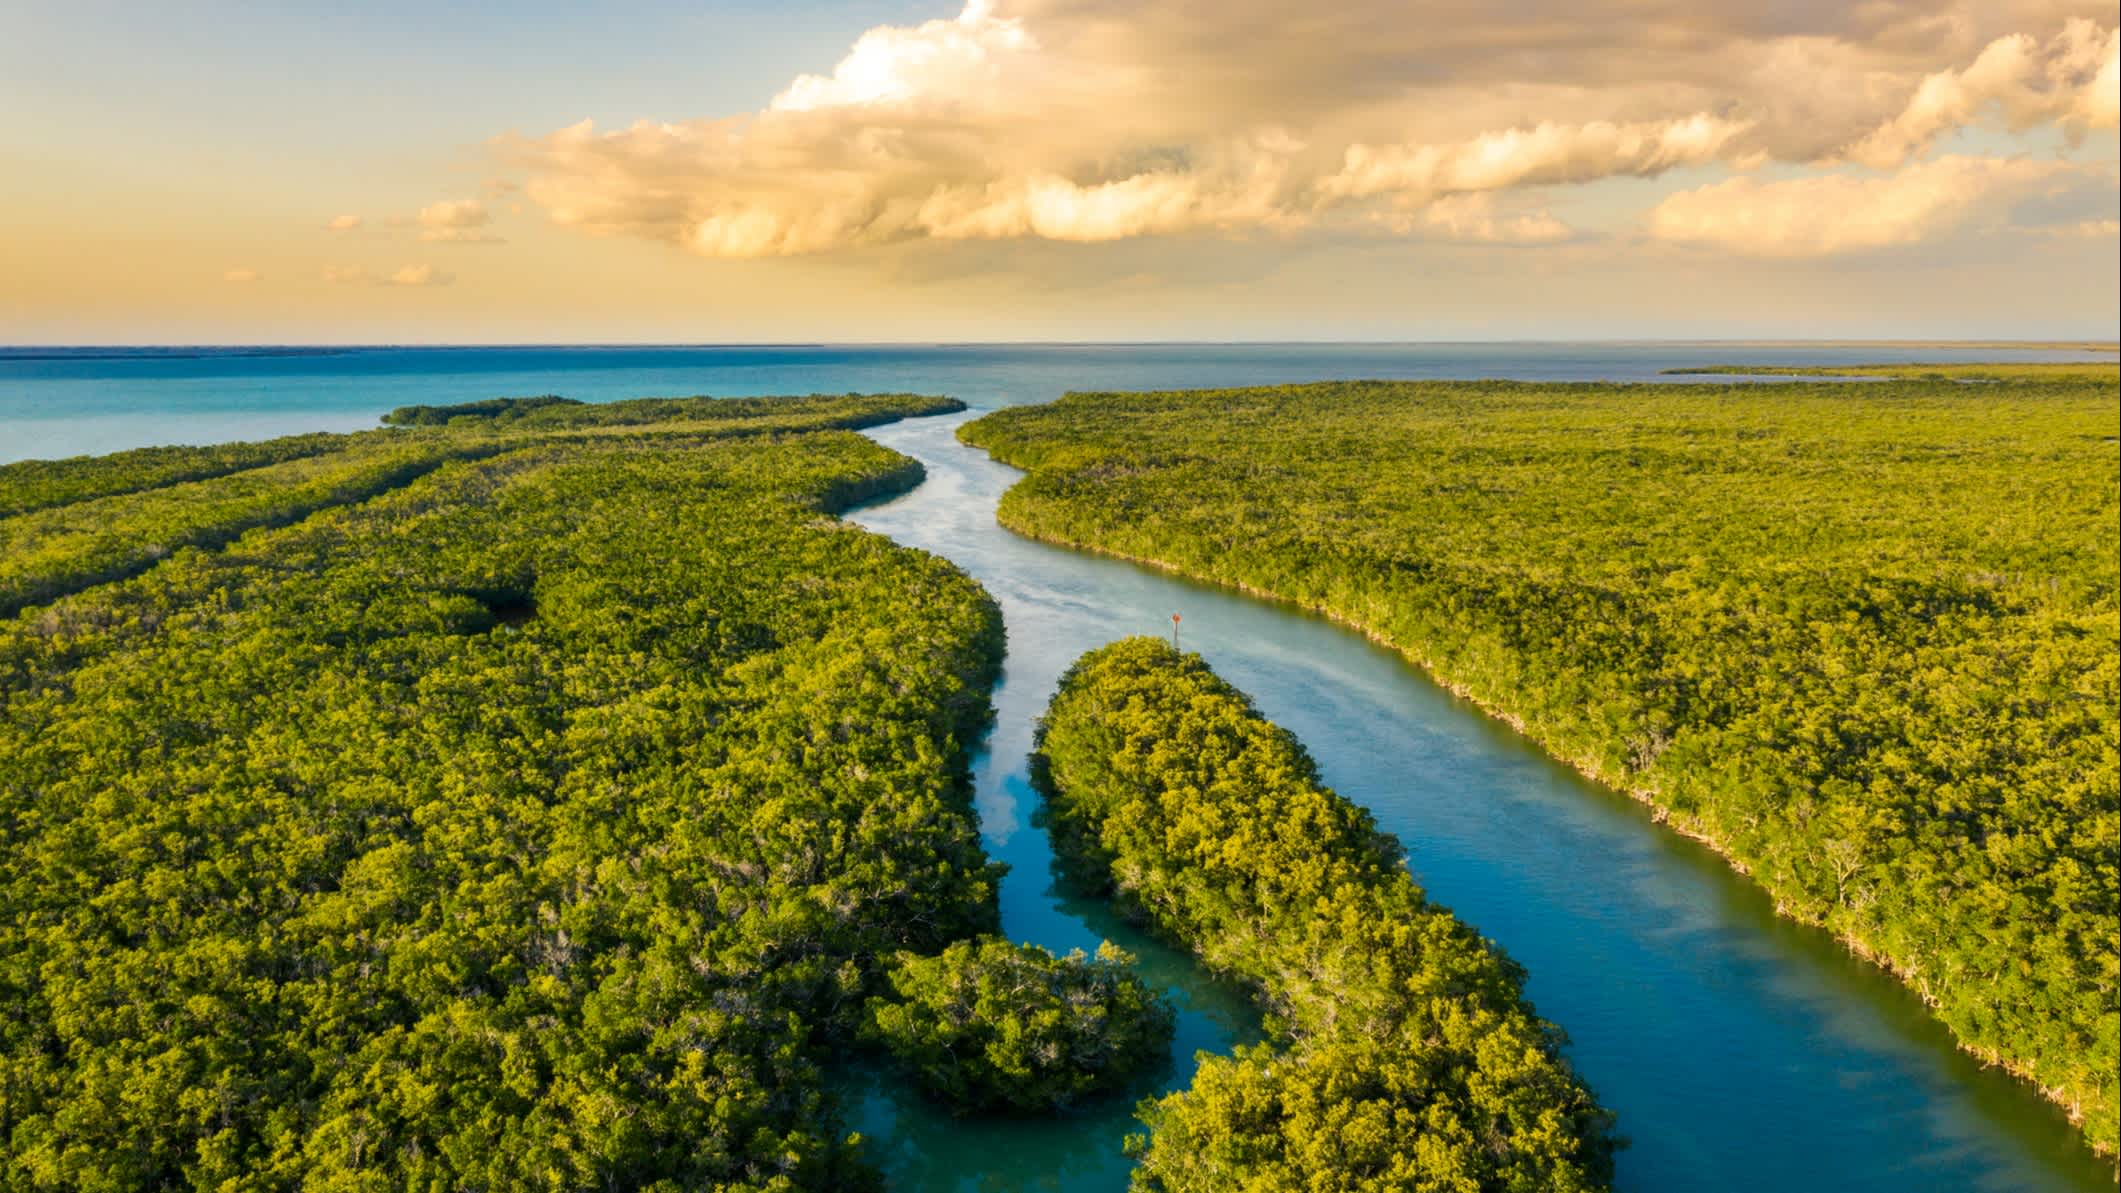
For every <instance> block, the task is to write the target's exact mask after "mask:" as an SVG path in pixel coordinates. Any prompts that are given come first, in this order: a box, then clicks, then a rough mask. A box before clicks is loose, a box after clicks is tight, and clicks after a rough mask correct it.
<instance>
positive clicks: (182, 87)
mask: <svg viewBox="0 0 2121 1193" xmlns="http://www.w3.org/2000/svg"><path fill="white" fill-rule="evenodd" d="M2117 25H2121V15H2117V12H2116V6H2115V4H2113V3H2111V2H2108V3H2104V4H2099V3H2090V4H2085V3H2074V2H2049V0H1980V2H1971V3H1907V2H1903V0H1831V2H1829V0H1776V2H1768V0H1739V2H1726V3H1710V2H1706V0H1440V2H1437V0H1432V2H1428V3H1410V2H1408V0H1338V2H1337V3H1332V4H1311V5H1301V4H1291V3H1289V2H1288V0H970V2H969V3H963V2H956V3H954V2H952V0H939V2H937V3H930V4H922V3H910V2H906V0H823V2H820V3H809V4H804V5H801V6H799V7H798V6H789V5H785V4H766V3H752V2H748V0H711V2H703V3H688V4H679V3H667V2H661V0H656V2H647V3H602V4H596V5H588V4H581V5H574V4H560V3H553V2H550V0H522V2H517V3H509V4H500V3H468V4H456V5H436V4H433V3H432V2H431V0H427V2H424V3H417V4H415V3H402V2H399V0H371V2H369V3H365V4H361V5H340V4H334V5H323V4H309V3H302V2H298V0H286V2H282V3H278V4H271V5H268V4H259V3H235V2H232V0H162V2H160V3H156V4H152V5H148V4H141V3H138V2H137V0H135V2H132V3H115V2H106V0H65V2H63V3H62V2H56V0H0V343H8V344H52V343H66V344H149V343H528V342H599V343H609V342H687V343H704V342H816V341H835V342H867V341H916V342H940V341H982V340H1076V341H1080V340H1260V339H1267V340H1381V339H1382V340H1463V339H1596V338H1832V339H1850V338H2012V339H2018V338H2029V339H2079V338H2098V339H2112V338H2114V336H2115V332H2116V324H2117V321H2121V298H2117V290H2121V269H2117V265H2116V260H2117V244H2116V233H2117V231H2121V199H2117V189H2121V181H2117V179H2121V173H2117V171H2121V165H2117V158H2121V150H2117V131H2116V126H2117V122H2121V121H2117V107H2121V79H2117V74H2116V51H2117V47H2121V33H2117V28H2116V27H2117Z"/></svg>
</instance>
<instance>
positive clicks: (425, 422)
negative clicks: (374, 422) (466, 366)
mask: <svg viewBox="0 0 2121 1193" xmlns="http://www.w3.org/2000/svg"><path fill="white" fill-rule="evenodd" d="M581 404H582V403H580V402H578V401H576V400H574V399H573V398H563V397H560V396H559V395H558V394H545V395H544V396H542V397H536V398H482V399H480V400H478V401H475V402H454V403H451V404H450V405H447V406H400V407H398V408H397V409H395V410H392V411H391V412H390V413H389V414H386V415H384V416H383V422H384V424H385V425H387V426H393V427H446V426H449V425H450V424H451V423H454V422H455V421H456V420H457V419H460V418H461V419H469V420H473V421H479V420H483V421H486V422H491V423H497V424H498V423H512V422H519V421H521V420H522V419H523V417H524V416H526V415H529V414H533V413H535V412H537V411H539V410H546V409H550V408H551V407H554V406H579V405H581Z"/></svg>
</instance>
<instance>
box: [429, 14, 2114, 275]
mask: <svg viewBox="0 0 2121 1193" xmlns="http://www.w3.org/2000/svg"><path fill="white" fill-rule="evenodd" d="M2101 21H2105V22H2108V23H2110V22H2111V21H2112V16H2111V12H2110V10H2102V9H2101V7H2100V6H2099V5H2098V4H2097V3H2091V2H2088V0H1944V3H1942V4H1939V3H1936V2H1932V0H1867V2H1866V3H1864V4H1861V5H1850V4H1846V3H1841V2H1839V0H1730V2H1727V3H1722V4H1717V5H1713V6H1707V5H1699V4H1690V3H1684V2H1682V0H1578V2H1575V3H1569V4H1563V3H1561V2H1560V0H1527V2H1526V3H1524V4H1516V5H1511V6H1508V7H1507V8H1496V7H1494V6H1490V5H1486V4H1482V3H1477V2H1475V0H1445V2H1443V3H1440V4H1437V5H1431V6H1426V7H1425V8H1424V9H1423V10H1421V11H1420V12H1419V13H1414V12H1410V11H1409V10H1408V9H1407V7H1406V6H1405V5H1404V4H1403V3H1401V2H1400V0H1342V2H1340V3H1336V4H1330V5H1315V6H1312V7H1310V8H1307V9H1305V10H1303V11H1302V12H1301V13H1300V14H1292V13H1291V11H1290V9H1289V7H1288V5H1287V4H1286V0H971V2H970V3H968V4H966V5H965V7H964V8H963V9H962V11H960V12H959V13H958V14H957V15H956V16H955V17H950V18H945V19H938V20H931V21H926V22H923V23H919V24H914V25H907V26H884V27H880V28H876V29H872V30H870V31H868V32H867V33H864V34H862V35H861V36H860V37H859V38H858V39H857V40H856V41H855V42H854V44H853V46H852V48H851V49H850V50H849V51H848V53H847V54H846V55H845V56H844V57H843V58H842V59H841V60H840V61H839V62H838V63H837V65H836V66H835V67H834V68H833V69H832V71H831V72H830V73H829V74H811V75H802V76H800V77H798V78H796V79H795V80H793V81H792V82H791V83H790V84H789V85H788V86H787V87H785V88H784V89H782V90H781V91H780V92H779V94H777V95H776V96H775V97H774V98H773V99H772V101H771V102H770V103H769V104H768V105H767V106H766V107H765V108H764V109H762V110H760V111H757V112H754V113H749V114H745V115H739V116H734V117H722V118H705V119H690V120H678V121H649V120H643V121H640V122H637V123H635V124H633V125H631V126H629V127H626V128H620V129H613V130H604V129H600V128H598V127H596V126H595V125H592V124H590V123H588V122H586V121H585V122H583V123H580V124H576V125H573V126H570V127H567V128H563V129H559V130H557V131H555V132H552V133H550V134H547V135H545V136H539V137H523V136H517V135H510V136H507V137H504V138H500V139H498V140H497V141H496V143H495V148H496V152H497V154H498V156H499V157H500V158H502V159H503V160H504V161H505V162H507V163H508V164H509V165H510V166H512V167H513V168H514V169H516V170H518V171H520V172H521V176H522V178H523V186H524V190H523V193H524V196H525V197H526V199H527V200H528V201H529V202H531V203H532V204H534V205H536V206H538V207H540V208H542V209H543V210H544V211H545V212H546V213H547V214H548V215H549V216H550V218H552V219H553V220H554V221H556V222H557V223H560V224H562V225H566V226H569V227H573V228H576V229H579V230H582V231H584V232H588V233H591V234H596V235H621V236H635V237H644V238H649V239H654V240H660V241H663V242H666V243H669V244H673V245H677V246H681V247H683V248H685V249H687V250H689V251H692V252H696V253H700V254H704V255H708V256H717V257H764V256H783V255H791V254H805V253H824V252H832V251H837V250H844V249H850V248H859V247H862V246H869V245H878V244H886V243H891V242H896V241H905V240H919V239H932V240H944V241H977V240H1004V239H1038V240H1050V241H1059V242H1071V243H1075V242H1083V243H1087V242H1099V241H1111V240H1117V239H1125V238H1129V237H1140V236H1179V235H1192V236H1226V237H1290V236H1301V235H1306V234H1321V233H1341V234H1345V233H1349V232H1353V231H1367V232H1369V233H1371V234H1379V233H1382V234H1397V235H1406V236H1421V237H1452V238H1460V239H1471V240H1487V241H1495V242H1502V241H1508V242H1514V243H1544V242H1551V241H1554V240H1559V239H1564V238H1566V237H1567V236H1568V235H1569V232H1568V229H1567V228H1566V227H1565V226H1564V225H1563V224H1562V223H1561V222H1560V220H1558V219H1557V218H1555V217H1554V216H1552V215H1550V214H1546V213H1545V212H1544V211H1541V212H1537V213H1533V212H1527V211H1524V210H1522V209H1521V208H1522V205H1521V204H1519V203H1517V202H1516V200H1510V201H1508V202H1505V203H1503V204H1502V205H1501V206H1499V207H1494V208H1492V209H1491V208H1484V207H1483V206H1482V205H1481V204H1479V203H1478V202H1476V201H1475V200H1473V199H1471V198H1469V196H1478V195H1484V194H1494V195H1510V194H1512V193H1513V192H1524V191H1527V190H1528V189H1530V188H1540V195H1539V196H1538V198H1539V201H1541V202H1552V201H1553V196H1552V195H1551V194H1549V192H1552V191H1554V190H1555V189H1556V188H1566V187H1572V186H1578V185H1582V184H1587V183H1594V182H1597V181H1600V180H1603V179H1611V178H1646V177H1654V176H1658V175H1661V174H1664V173H1666V172H1668V171H1673V170H1680V169H1693V168H1716V167H1721V168H1725V169H1736V170H1749V169H1752V168H1755V167H1757V166H1760V165H1762V164H1764V163H1767V162H1770V161H1781V162H1798V163H1808V164H1826V163H1830V162H1834V161H1845V160H1854V161H1859V162H1870V163H1877V164H1881V165H1897V164H1900V163H1902V162H1904V161H1908V160H1912V159H1913V158H1914V157H1916V156H1919V155H1920V153H1921V152H1922V151H1923V150H1924V149H1925V148H1926V147H1927V146H1929V145H1930V144H1931V143H1932V142H1933V141H1934V140H1935V139H1936V138H1938V137H1940V136H1942V135H1944V134H1945V133H1946V132H1949V131H1950V130H1951V129H1954V128H1957V127H1961V126H1963V125H1966V124H1968V123H1971V122H1975V121H1978V120H1981V119H1985V118H1986V116H1985V114H1986V113H1988V112H1989V111H1991V110H1997V111H2000V112H2001V114H2002V116H2003V118H2004V120H2005V122H2006V123H2007V124H2008V125H2010V126H2012V127H2017V128H2024V127H2028V126H2030V125H2032V124H2039V123H2055V122H2060V123H2062V124H2064V125H2065V126H2066V127H2068V128H2070V129H2075V130H2083V129H2096V128H2107V127H2112V126H2113V124H2114V119H2113V110H2114V107H2115V100H2114V98H2113V94H2112V93H2113V90H2114V87H2113V80H2114V67H2113V54H2114V48H2115V46H2116V44H2117V41H2116V36H2115V33H2114V32H2113V31H2112V30H2110V29H2107V28H2105V26H2104V25H2102V24H2100V23H2099V22H2101ZM1923 177H1924V176H1916V178H1915V179H1914V180H1913V181H1911V182H1909V183H1907V184H1906V186H1908V187H1914V186H1915V185H1916V184H1917V183H1919V182H1921V181H1922V179H1923ZM1736 193H1737V192H1732V194H1734V195H1735V194H1736ZM1747 193H1748V194H1750V192H1747ZM1772 193H1778V194H1779V193H1780V192H1772ZM1763 201H1764V200H1763ZM460 202H461V203H475V201H472V200H464V201H460ZM1696 202H1699V201H1696ZM438 206H440V205H438ZM430 210H432V209H430ZM478 210H479V214H480V215H482V216H483V214H484V209H483V208H479V209H478ZM1505 210H1506V211H1509V212H1513V213H1514V214H1507V215H1497V214H1495V212H1498V211H1505ZM1675 210H1681V211H1683V210H1685V205H1684V204H1682V205H1681V207H1680V208H1679V209H1675ZM1670 218H1672V219H1676V218H1677V216H1671V217H1670ZM421 224H422V227H423V235H426V234H427V233H428V232H429V231H433V232H435V233H436V238H439V239H453V240H454V239H467V238H476V237H477V236H479V235H482V234H483V233H482V231H481V230H482V229H483V227H484V224H483V223H480V224H475V225H461V226H460V225H457V224H448V225H443V226H441V227H440V228H430V226H429V224H428V222H427V220H426V218H425V213H423V216H422V220H421ZM1675 226H1676V225H1675ZM1902 226H1903V227H1930V228H1938V227H1944V226H1947V225H1946V224H1944V223H1939V222H1937V221H1934V220H1932V221H1927V222H1925V221H1921V220H1914V221H1903V222H1902ZM1823 239H1829V240H1830V239H1833V238H1832V237H1825V238H1823Z"/></svg>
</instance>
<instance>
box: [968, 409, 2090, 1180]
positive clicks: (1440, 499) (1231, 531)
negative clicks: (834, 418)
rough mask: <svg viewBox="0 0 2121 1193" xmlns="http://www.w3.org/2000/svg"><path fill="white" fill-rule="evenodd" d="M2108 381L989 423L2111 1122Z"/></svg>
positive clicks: (1019, 457)
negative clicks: (1831, 940) (1531, 742)
mask: <svg viewBox="0 0 2121 1193" xmlns="http://www.w3.org/2000/svg"><path fill="white" fill-rule="evenodd" d="M2117 415H2121V401H2117V394H2116V389H2115V385H2114V382H2113V380H2112V378H2111V375H2110V374H2109V375H2108V376H2107V377H2106V378H2105V379H2103V380H2101V379H2098V378H2097V377H2096V376H2087V377H2068V376H2060V377H2045V378H2034V379H2017V380H2011V379H2004V380H1998V381H1996V382H1994V383H1992V384H1981V385H1964V384H1958V383H1955V382H1935V381H1874V382H1860V383H1841V384H1830V383H1801V382H1800V383H1790V384H1776V385H1755V386H1730V385H1688V386H1671V385H1660V386H1613V385H1522V384H1512V383H1503V382H1495V383H1480V384H1452V383H1422V384H1398V383H1392V384H1388V383H1352V384H1336V385H1319V386H1309V387H1298V388H1282V389H1259V390H1238V391H1216V392H1201V393H1182V394H1085V395H1075V396H1070V397H1068V398H1066V399H1063V400H1062V401H1060V402H1058V403H1056V404H1053V405H1051V406H1045V407H1035V408H1016V409H1010V410H1004V411H1001V412H998V413H995V414H992V415H989V416H987V417H985V418H983V419H980V420H978V421H976V422H973V423H970V424H968V425H967V426H966V427H965V428H964V430H963V432H962V434H963V437H964V438H965V439H966V440H967V441H968V442H971V443H974V444H977V445H981V446H984V447H987V448H989V449H990V450H992V451H993V452H994V453H995V454H996V455H997V456H998V457H1000V458H1001V459H1004V460H1006V461H1008V462H1010V463H1013V464H1016V465H1018V466H1021V467H1025V468H1028V469H1030V470H1031V472H1032V474H1031V476H1030V477H1028V478H1027V479H1026V480H1024V481H1023V482H1021V483H1020V484H1018V485H1017V486H1016V487H1015V488H1014V489H1013V490H1012V491H1011V492H1010V493H1009V494H1008V496H1007V497H1005V498H1004V500H1003V502H1002V505H1001V518H1002V520H1003V521H1004V522H1005V523H1006V524H1007V525H1009V526H1011V527H1013V528H1015V529H1018V530H1020V531H1023V532H1025V533H1027V534H1031V535H1035V536H1038V537H1042V538H1047V539H1052V540H1056V541H1063V542H1068V543H1075V544H1081V545H1087V546H1091V547H1095V548H1099V549H1103V550H1107V551H1111V552H1115V553H1118V554H1123V555H1127V556H1131V557H1136V558H1142V559H1149V560H1155V561H1159V562H1162V563H1164V564H1166V565H1168V566H1171V567H1175V568H1178V569H1180V570H1183V571H1185V572H1187V573H1189V574H1192V575H1195V576H1198V577H1202V578H1205V579H1209V580H1215V581H1220V582H1223V583H1228V584H1234V585H1242V586H1246V587H1249V588H1252V589H1254V590H1258V591H1263V592H1266V593H1270V594H1273V595H1276V596H1280V597H1284V598H1288V599H1290V600H1293V601H1297V602H1301V603H1303V604H1305V605H1309V606H1312V607H1315V608H1319V609H1323V610H1326V611H1328V612H1330V613H1332V614H1334V615H1336V616H1338V617H1341V618H1343V619H1346V620H1348V621H1350V622H1353V623H1355V624H1358V625H1360V626H1362V627H1364V628H1366V629H1367V630H1369V631H1370V632H1372V633H1374V634H1376V635H1377V636H1379V637H1381V638H1383V639H1385V640H1386V641H1389V642H1391V643H1392V644H1394V645H1396V646H1397V647H1399V648H1400V649H1401V650H1403V651H1405V652H1406V653H1407V654H1409V655H1410V656H1412V657H1413V658H1414V659H1416V660H1417V661H1419V662H1420V663H1422V664H1423V665H1424V666H1426V667H1427V668H1429V669H1430V670H1431V671H1432V672H1433V673H1434V674H1435V675H1437V676H1438V677H1439V678H1440V679H1441V680H1443V681H1444V682H1446V683H1448V684H1450V685H1452V686H1453V687H1455V688H1456V689H1458V690H1460V691H1462V692H1464V693H1465V694H1467V695H1468V696H1470V697H1471V698H1473V699H1474V700H1476V701H1478V702H1480V703H1481V704H1483V705H1484V706H1486V707H1487V708H1489V709H1491V710H1493V711H1495V712H1497V713H1498V714H1501V715H1503V716H1505V717H1507V718H1509V719H1511V720H1512V722H1513V723H1515V724H1517V725H1519V726H1520V727H1521V728H1522V729H1523V730H1524V731H1525V732H1526V733H1527V734H1529V735H1530V736H1532V737H1533V738H1535V739H1536V740H1538V741H1539V742H1541V743H1543V744H1544V745H1545V746H1546V747H1547V748H1548V749H1550V750H1552V751H1553V752H1554V753H1555V754H1556V755H1558V756H1560V757H1562V758H1565V759H1568V760H1571V761H1572V762H1575V763H1576V764H1578V765H1579V766H1581V767H1582V768H1583V769H1584V770H1586V771H1587V772H1589V773H1591V774H1593V775H1595V776H1597V777H1599V778H1601V779H1603V780H1605V781H1607V782H1610V783H1612V784H1615V785H1617V786H1620V787H1622V788H1624V789H1626V790H1630V791H1633V792H1635V793H1636V794H1638V795H1639V796H1641V797H1642V798H1644V799H1647V800H1650V801H1652V803H1653V804H1654V806H1655V807H1656V809H1657V812H1658V815H1659V816H1660V817H1661V818H1668V819H1669V820H1670V821H1671V822H1672V823H1673V824H1675V825H1676V826H1678V827H1680V828H1681V829H1682V830H1683V831H1687V832H1690V833H1695V834H1699V835H1701V836H1703V837H1706V838H1707V839H1709V840H1711V841H1713V842H1715V843H1716V844H1717V846H1718V847H1719V848H1720V849H1722V850H1723V851H1724V852H1726V853H1727V854H1728V855H1729V856H1730V857H1731V858H1732V859H1733V861H1734V862H1735V863H1736V864H1737V865H1739V866H1740V867H1742V868H1743V869H1745V870H1746V871H1747V872H1749V873H1750V874H1751V875H1753V877H1754V878H1756V879H1757V880H1758V881H1759V882H1761V883H1762V884H1763V885H1764V886H1765V887H1766V888H1767V889H1768V890H1769V891H1771V892H1772V893H1773V894H1774V896H1775V897H1776V899H1777V900H1778V901H1779V903H1780V904H1781V906H1782V907H1783V908H1784V909H1785V910H1786V911H1787V912H1788V913H1789V914H1791V915H1794V916H1796V917H1799V918H1801V919H1804V920H1807V921H1811V922H1815V923H1823V924H1825V925H1827V926H1828V927H1830V928H1831V929H1832V930H1833V931H1835V932H1836V933H1838V934H1840V935H1841V936H1842V937H1843V938H1844V939H1846V940H1847V941H1849V942H1850V943H1851V944H1852V945H1853V947H1855V948H1857V949H1858V950H1860V951H1861V952H1863V953H1864V954H1865V955H1867V956H1870V957H1873V958H1875V959H1877V960H1878V961H1879V962H1880V963H1882V964H1885V965H1887V966H1890V967H1891V968H1892V969H1893V970H1894V971H1895V972H1897V973H1899V974H1900V975H1901V976H1902V977H1903V978H1904V979H1905V980H1906V981H1907V982H1908V983H1909V984H1910V985H1911V986H1912V987H1913V988H1914V989H1916V990H1917V991H1919V992H1920V993H1921V994H1922V996H1923V997H1924V998H1926V999H1927V1000H1929V1002H1930V1003H1931V1004H1932V1005H1933V1006H1934V1008H1935V1012H1936V1014H1937V1015H1938V1016H1939V1017H1940V1018H1941V1019H1942V1020H1943V1021H1944V1022H1945V1023H1946V1024H1948V1025H1949V1026H1950V1027H1951V1029H1952V1030H1953V1031H1954V1032H1955V1033H1956V1034H1957V1036H1958V1037H1959V1039H1960V1040H1961V1041H1962V1042H1963V1043H1964V1044H1965V1046H1966V1047H1968V1048H1970V1049H1972V1050H1974V1051H1975V1052H1977V1053H1978V1054H1980V1055H1982V1056H1984V1057H1987V1058H1990V1059H1992V1060H1994V1061H1998V1062H2001V1063H2005V1064H2008V1065H2010V1066H2012V1067H2013V1068H2014V1070H2016V1071H2018V1072H2020V1073H2022V1074H2024V1075H2026V1076H2028V1077H2029V1078H2030V1079H2032V1080H2033V1081H2035V1082H2037V1083H2038V1084H2039V1086H2040V1087H2041V1088H2042V1089H2043V1090H2045V1091H2046V1092H2048V1094H2049V1096H2051V1097H2053V1098H2055V1099H2056V1100H2057V1101H2059V1102H2061V1103H2062V1104H2063V1105H2065V1106H2066V1107H2068V1108H2069V1110H2070V1111H2071V1112H2072V1113H2073V1114H2075V1115H2078V1116H2080V1117H2081V1120H2082V1122H2083V1125H2084V1128H2085V1132H2086V1136H2087V1138H2088V1139H2089V1140H2090V1141H2091V1142H2092V1143H2093V1144H2094V1145H2095V1146H2100V1147H2107V1148H2110V1147H2111V1146H2112V1141H2113V1140H2114V1138H2115V1134H2116V1131H2117V1115H2116V1109H2117V1096H2116V1074H2117V1068H2121V1064H2117V1052H2121V1048H2117V1032H2121V1026H2117V1017H2116V1013H2115V1012H2116V1000H2117V997H2121V965H2117V942H2116V932H2115V923H2116V916H2117V914H2121V897H2117V890H2116V874H2115V865H2114V859H2115V856H2116V849H2117V845H2121V810H2117V789H2121V775H2117V759H2116V742H2117V711H2116V706H2117V698H2121V697H2117V665H2121V650H2117V613H2116V582H2117V573H2121V564H2117V549H2116V547H2117V509H2121V469H2117V461H2116V444H2115V435H2116V424H2117Z"/></svg>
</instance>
